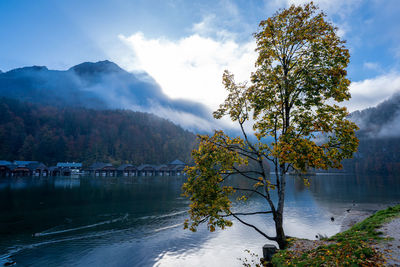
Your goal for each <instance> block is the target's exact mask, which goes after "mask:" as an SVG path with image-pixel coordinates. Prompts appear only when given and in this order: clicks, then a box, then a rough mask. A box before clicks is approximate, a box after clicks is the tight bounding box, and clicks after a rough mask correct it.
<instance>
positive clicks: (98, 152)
mask: <svg viewBox="0 0 400 267" xmlns="http://www.w3.org/2000/svg"><path fill="white" fill-rule="evenodd" d="M194 144H195V135H194V134H192V133H191V132H189V131H187V130H184V129H182V128H181V127H179V126H177V125H175V124H173V123H172V122H170V121H168V120H165V119H162V118H159V117H157V116H155V115H152V114H149V113H142V112H133V111H128V110H94V109H86V108H81V107H74V108H72V107H55V106H48V105H39V104H30V103H25V102H20V101H18V100H14V99H6V98H1V99H0V159H3V160H17V159H19V160H37V161H42V162H44V163H46V164H54V163H56V162H60V161H78V162H84V163H92V162H95V161H106V162H111V163H115V164H120V163H125V162H127V163H128V162H129V163H134V164H141V163H154V164H158V163H165V162H169V161H172V160H174V159H176V158H180V159H181V160H183V161H186V162H188V161H189V159H190V151H191V149H192V148H193V146H194Z"/></svg>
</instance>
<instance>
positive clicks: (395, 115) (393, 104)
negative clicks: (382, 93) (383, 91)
mask: <svg viewBox="0 0 400 267" xmlns="http://www.w3.org/2000/svg"><path fill="white" fill-rule="evenodd" d="M349 117H350V119H351V120H353V121H354V122H356V123H357V125H358V126H359V128H360V130H359V131H358V132H357V136H358V138H359V140H360V144H359V148H358V152H357V153H356V154H355V156H354V158H353V159H351V160H347V161H345V164H344V167H345V170H347V171H352V172H356V173H365V174H372V173H375V174H398V173H399V172H400V93H398V94H394V95H393V96H392V97H390V98H389V99H387V100H386V101H383V102H382V103H380V104H379V105H377V106H376V107H371V108H367V109H364V110H361V111H355V112H353V113H351V114H350V116H349Z"/></svg>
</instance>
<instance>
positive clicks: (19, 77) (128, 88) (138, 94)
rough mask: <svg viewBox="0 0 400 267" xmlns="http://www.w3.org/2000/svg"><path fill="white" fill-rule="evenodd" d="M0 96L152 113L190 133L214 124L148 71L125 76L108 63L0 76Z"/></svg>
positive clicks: (205, 112)
mask: <svg viewBox="0 0 400 267" xmlns="http://www.w3.org/2000/svg"><path fill="white" fill-rule="evenodd" d="M1 96H2V97H7V98H12V99H17V100H20V101H27V102H31V103H39V104H44V105H52V106H56V107H85V108H92V109H129V110H133V111H141V112H149V113H153V114H156V115H157V116H159V117H163V118H166V119H169V120H170V121H172V122H174V123H175V124H179V125H181V126H182V127H184V128H185V129H189V130H200V131H208V130H210V129H211V128H212V127H211V125H212V124H213V122H212V121H213V119H212V117H211V111H209V110H208V109H207V108H206V107H205V106H204V105H202V104H200V103H196V102H193V101H188V100H179V99H171V98H169V97H168V96H167V95H165V94H164V93H163V92H162V90H161V87H160V86H159V85H158V84H157V83H156V81H155V80H154V79H153V78H152V77H151V76H149V75H148V74H147V73H145V72H141V73H131V72H127V71H125V70H123V69H122V68H120V67H119V66H118V65H116V64H115V63H113V62H110V61H107V60H106V61H99V62H96V63H92V62H84V63H81V64H79V65H76V66H73V67H71V68H70V69H68V70H49V69H47V67H44V66H32V67H23V68H18V69H14V70H10V71H8V72H4V73H0V97H1ZM210 127H211V128H210Z"/></svg>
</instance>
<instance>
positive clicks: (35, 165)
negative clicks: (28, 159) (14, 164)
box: [26, 162, 48, 171]
mask: <svg viewBox="0 0 400 267" xmlns="http://www.w3.org/2000/svg"><path fill="white" fill-rule="evenodd" d="M26 167H27V168H28V169H30V170H31V171H33V170H37V169H40V170H47V169H48V168H47V166H46V165H44V164H43V163H39V162H38V163H29V164H27V165H26Z"/></svg>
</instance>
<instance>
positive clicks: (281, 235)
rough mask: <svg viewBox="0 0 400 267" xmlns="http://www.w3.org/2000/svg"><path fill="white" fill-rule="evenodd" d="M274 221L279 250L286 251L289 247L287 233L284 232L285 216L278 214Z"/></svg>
mask: <svg viewBox="0 0 400 267" xmlns="http://www.w3.org/2000/svg"><path fill="white" fill-rule="evenodd" d="M274 221H275V230H276V242H277V243H278V245H279V249H285V248H286V246H287V241H286V235H285V232H284V231H283V216H282V214H281V213H280V212H277V213H276V216H275V217H274Z"/></svg>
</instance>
